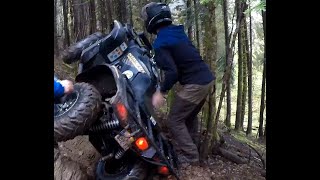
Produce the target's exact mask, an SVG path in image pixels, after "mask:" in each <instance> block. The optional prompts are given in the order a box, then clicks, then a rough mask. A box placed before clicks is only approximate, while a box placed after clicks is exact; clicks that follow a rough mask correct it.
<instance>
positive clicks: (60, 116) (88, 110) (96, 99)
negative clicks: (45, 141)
mask: <svg viewBox="0 0 320 180" xmlns="http://www.w3.org/2000/svg"><path fill="white" fill-rule="evenodd" d="M100 106H101V95H100V93H99V92H98V91H97V90H96V88H95V87H93V86H92V85H90V84H88V83H76V84H75V85H74V92H73V93H71V94H69V95H67V96H66V97H65V100H64V102H63V103H62V104H55V112H54V140H55V142H60V141H67V140H69V139H73V138H75V137H76V136H78V135H82V134H83V133H84V132H85V131H86V130H88V129H89V128H90V126H91V125H92V123H93V122H95V121H96V119H97V117H98V113H99V111H100Z"/></svg>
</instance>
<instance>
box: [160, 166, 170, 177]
mask: <svg viewBox="0 0 320 180" xmlns="http://www.w3.org/2000/svg"><path fill="white" fill-rule="evenodd" d="M158 173H159V174H162V175H169V169H168V168H167V166H160V167H159V168H158Z"/></svg>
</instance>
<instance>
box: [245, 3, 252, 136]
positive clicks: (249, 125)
mask: <svg viewBox="0 0 320 180" xmlns="http://www.w3.org/2000/svg"><path fill="white" fill-rule="evenodd" d="M250 3H251V2H250V0H249V9H250V13H249V31H250V32H249V33H250V54H249V61H248V125H247V131H246V134H247V135H250V134H251V133H252V20H251V7H250V5H251V4H250Z"/></svg>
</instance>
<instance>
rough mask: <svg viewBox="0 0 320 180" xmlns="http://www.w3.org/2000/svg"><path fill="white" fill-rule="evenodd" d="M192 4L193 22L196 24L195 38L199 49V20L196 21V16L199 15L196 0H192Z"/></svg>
mask: <svg viewBox="0 0 320 180" xmlns="http://www.w3.org/2000/svg"><path fill="white" fill-rule="evenodd" d="M193 4H194V23H195V25H196V40H197V48H198V49H199V51H200V40H199V21H198V16H199V10H198V2H197V1H196V0H193Z"/></svg>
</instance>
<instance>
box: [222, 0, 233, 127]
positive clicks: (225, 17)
mask: <svg viewBox="0 0 320 180" xmlns="http://www.w3.org/2000/svg"><path fill="white" fill-rule="evenodd" d="M227 8H228V0H223V20H224V38H225V52H226V53H225V56H226V69H227V67H228V59H229V57H228V55H229V52H228V50H229V46H230V39H229V28H228V10H227ZM226 88H227V114H226V119H225V124H226V126H227V127H229V128H230V127H231V119H230V118H231V89H230V82H229V81H228V82H227V83H226Z"/></svg>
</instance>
